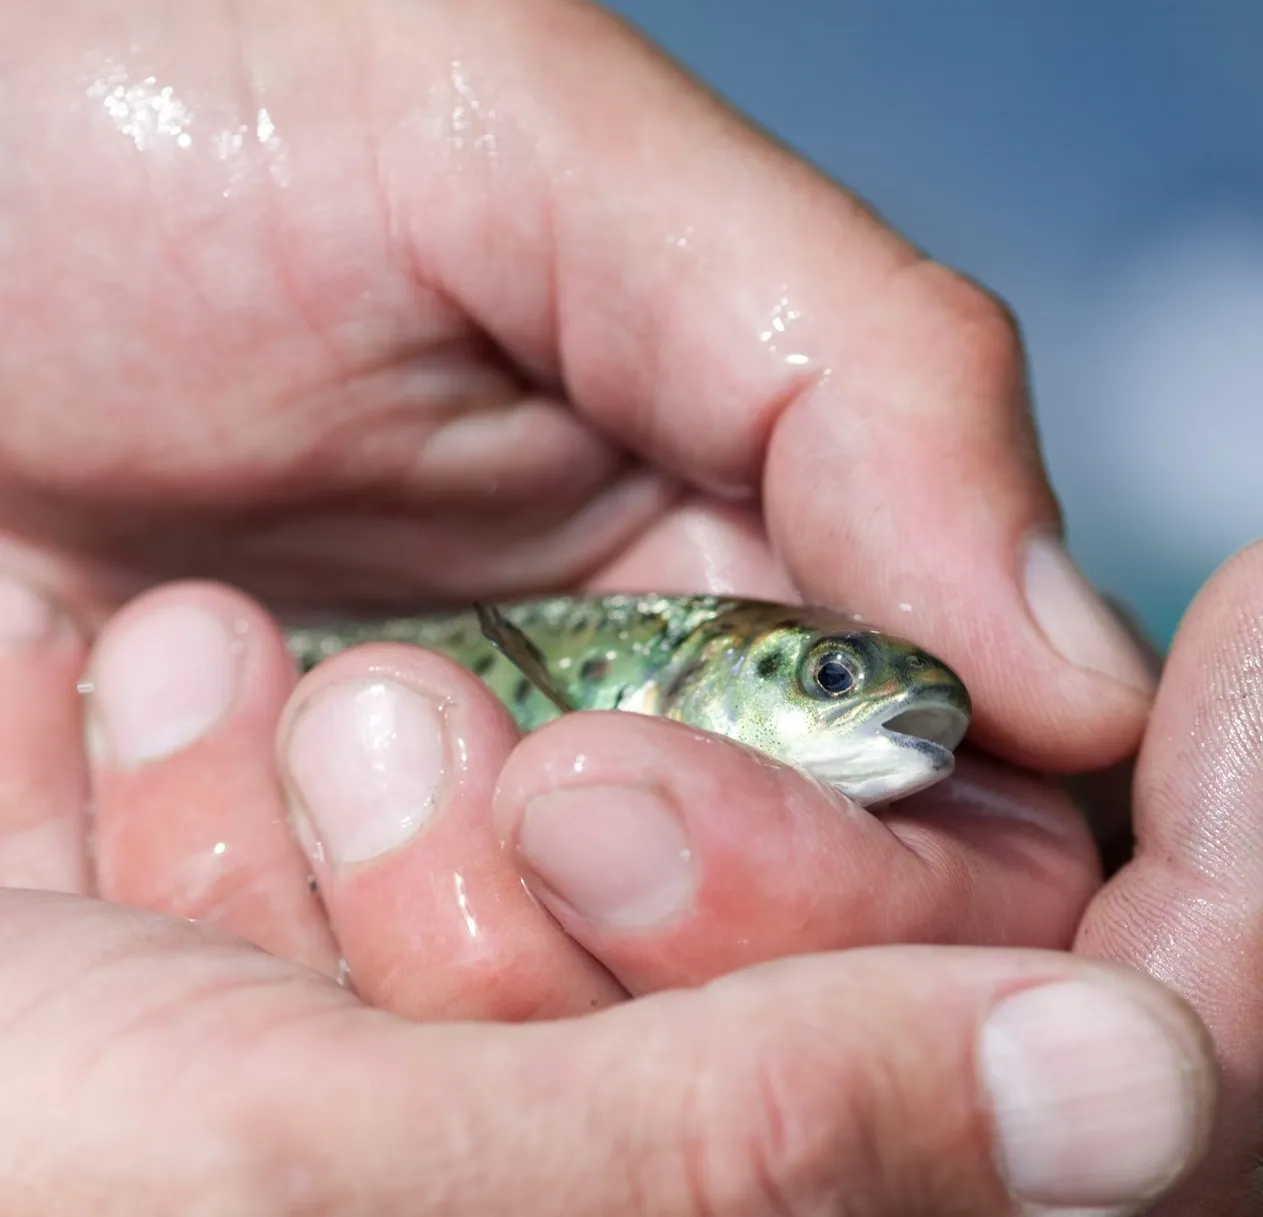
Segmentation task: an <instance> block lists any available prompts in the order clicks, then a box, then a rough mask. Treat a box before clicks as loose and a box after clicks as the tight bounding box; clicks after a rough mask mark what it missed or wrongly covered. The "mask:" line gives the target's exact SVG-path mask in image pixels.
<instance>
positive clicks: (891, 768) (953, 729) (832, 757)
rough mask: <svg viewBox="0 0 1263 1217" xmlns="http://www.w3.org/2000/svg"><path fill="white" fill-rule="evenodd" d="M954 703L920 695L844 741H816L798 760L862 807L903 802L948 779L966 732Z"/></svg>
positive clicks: (964, 714) (963, 715)
mask: <svg viewBox="0 0 1263 1217" xmlns="http://www.w3.org/2000/svg"><path fill="white" fill-rule="evenodd" d="M969 719H970V715H969V711H968V710H966V709H965V708H963V707H962V706H960V705H958V704H957V703H956V701H955V699H952V700H946V699H944V698H942V697H935V696H929V697H926V696H922V697H920V698H916V699H912V700H911V704H909V702H908V701H905V702H904V703H903V704H902V705H896V706H892V707H891V710H890V713H889V714H888V716H887V717H886V718H884V719H879V720H875V721H874V720H870V721H869V722H868V723H867V724H865V725H864V726H862V727H860V728H858V729H857V730H855V731H854V732H852V733H849V734H848V735H847V736H844V737H842V738H838V737H834V738H830V739H826V740H818V741H816V742H815V746H814V747H810V748H807V749H805V750H804V751H803V753H802V754H800V755H799V756H798V757H797V758H795V759H796V761H797V763H798V764H800V765H801V766H802V768H804V769H806V770H807V771H808V772H810V773H812V774H814V775H815V776H816V777H817V778H819V779H820V780H822V781H824V782H827V783H828V784H829V785H831V786H834V787H836V788H837V789H838V790H840V791H841V792H842V793H843V794H845V795H846V796H847V797H848V798H850V799H852V800H853V801H854V802H856V803H859V804H860V805H861V806H864V807H872V806H875V805H878V804H884V803H889V802H892V801H893V800H895V799H903V798H907V796H908V795H910V794H916V793H917V791H919V790H925V789H926V788H927V787H929V786H933V785H934V784H935V783H936V782H940V781H942V780H943V779H944V778H946V777H948V776H949V775H950V774H951V773H952V771H953V770H954V769H955V768H956V756H955V749H956V748H957V746H958V745H959V744H960V742H961V741H962V740H963V739H964V738H965V733H966V731H968V729H969Z"/></svg>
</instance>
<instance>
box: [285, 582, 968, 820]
mask: <svg viewBox="0 0 1263 1217" xmlns="http://www.w3.org/2000/svg"><path fill="white" fill-rule="evenodd" d="M287 642H288V645H289V648H290V651H291V653H292V654H293V655H294V657H295V659H296V660H297V661H298V664H299V667H300V668H301V669H302V670H303V671H304V672H305V671H309V670H310V669H311V668H313V667H314V666H315V665H316V664H317V663H319V662H321V661H323V660H325V659H328V658H330V657H332V656H333V655H336V654H338V653H339V652H340V651H344V650H346V649H347V648H348V647H351V646H356V645H359V644H363V643H369V642H397V643H407V644H410V645H414V646H419V647H424V648H426V649H428V650H432V651H436V652H438V653H440V654H442V655H446V656H447V657H448V658H450V659H452V660H454V661H455V662H456V663H458V664H460V665H461V666H463V667H465V668H467V669H469V670H470V671H471V672H473V673H475V674H476V675H477V676H478V677H480V678H481V679H482V680H483V681H484V682H485V683H486V684H487V686H488V687H489V688H490V689H491V690H492V692H493V693H494V694H495V695H496V697H497V698H498V699H499V700H500V701H501V702H502V703H503V704H504V705H505V706H506V707H507V709H508V711H509V713H510V714H511V715H512V716H513V718H514V720H515V721H516V722H517V724H518V726H519V727H520V728H521V729H522V730H523V731H533V730H535V729H536V728H538V727H541V726H543V725H544V724H545V723H548V722H551V721H552V720H554V719H556V718H557V717H558V716H559V715H561V714H562V713H564V712H565V710H620V711H634V712H637V713H641V714H650V715H656V716H660V717H666V718H671V719H674V720H676V721H679V722H683V723H687V724H689V725H691V726H693V727H696V728H699V729H701V730H704V731H709V732H712V733H714V734H719V735H723V736H727V737H728V738H730V739H733V740H737V741H739V742H740V743H743V744H745V745H747V746H749V747H751V748H754V749H756V750H758V751H761V752H763V753H765V754H766V755H768V756H771V757H772V758H774V759H775V760H778V761H781V762H783V763H785V764H788V765H793V766H795V767H797V768H799V769H802V770H804V771H805V772H807V773H810V774H812V775H813V776H815V777H816V778H818V779H820V780H823V781H826V782H828V783H830V784H832V785H834V786H836V787H837V788H838V789H840V790H842V791H843V792H844V793H846V794H848V795H849V796H850V797H852V798H855V799H857V800H859V801H861V802H869V803H871V802H874V801H877V800H886V801H888V800H889V799H891V798H897V797H902V796H903V795H905V794H908V793H911V792H912V791H914V790H917V789H923V788H924V787H925V786H926V785H929V784H931V783H932V782H934V781H938V780H940V779H941V778H943V777H945V776H946V775H947V774H948V773H950V772H951V770H952V766H953V749H954V748H955V747H956V745H957V744H959V743H960V740H961V738H962V737H963V736H964V734H965V729H966V727H967V726H968V722H969V716H970V712H971V707H970V701H969V695H968V692H967V691H966V689H965V686H964V684H963V682H962V681H961V680H960V677H959V676H957V674H956V673H955V672H953V671H952V670H951V669H950V668H949V667H948V666H947V665H946V664H944V663H943V662H942V661H941V660H938V659H936V658H935V657H934V656H932V655H930V654H929V653H928V652H926V651H924V650H922V649H921V648H920V647H918V646H916V645H915V644H914V643H911V642H909V641H907V640H905V639H901V638H897V637H894V636H893V635H888V634H884V633H881V632H879V631H877V630H873V629H869V628H865V627H861V626H860V624H859V623H858V620H857V619H856V618H855V617H854V616H853V615H851V614H847V613H839V612H837V611H834V610H828V609H822V608H816V607H811V606H802V605H784V604H773V603H768V602H764V601H758V600H740V599H733V598H724V597H716V596H670V595H654V594H639V595H607V596H589V597H584V596H550V597H540V598H538V599H533V600H522V601H516V602H512V603H508V604H502V605H492V606H481V607H480V606H473V607H471V608H469V609H463V610H454V611H449V612H440V613H430V614H426V615H424V616H417V617H395V618H390V619H387V620H384V621H377V622H358V623H354V622H346V623H337V624H335V625H332V626H330V627H328V628H323V629H321V628H305V629H294V630H290V631H289V633H288V635H287ZM826 678H827V684H826V683H825V681H826ZM562 707H565V709H563V708H562Z"/></svg>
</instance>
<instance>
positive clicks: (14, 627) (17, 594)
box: [0, 576, 58, 647]
mask: <svg viewBox="0 0 1263 1217" xmlns="http://www.w3.org/2000/svg"><path fill="white" fill-rule="evenodd" d="M57 617H58V614H57V612H56V610H54V608H53V606H52V605H51V604H49V602H48V601H47V600H45V599H44V598H43V597H42V596H40V595H39V594H37V593H36V592H35V591H33V590H32V589H31V588H29V587H27V586H26V584H24V583H19V582H18V581H17V580H16V579H11V578H8V577H7V576H0V646H6V647H22V646H27V645H28V644H30V643H32V642H38V641H39V640H40V639H41V638H44V637H46V636H47V635H48V633H49V632H50V631H51V630H52V628H53V623H54V622H55V621H56V620H57Z"/></svg>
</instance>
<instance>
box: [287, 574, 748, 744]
mask: <svg viewBox="0 0 1263 1217" xmlns="http://www.w3.org/2000/svg"><path fill="white" fill-rule="evenodd" d="M737 603H738V602H737V601H734V600H730V599H721V598H719V597H715V596H687V597H686V596H662V595H610V596H601V597H571V596H549V597H541V598H539V599H535V600H521V601H517V602H514V603H511V604H505V605H500V606H497V607H498V608H499V611H500V612H501V613H502V614H503V615H504V617H505V618H506V619H507V620H508V621H509V623H510V624H511V625H512V626H514V627H515V628H516V629H519V630H521V631H522V633H523V634H524V635H526V637H527V638H529V639H530V641H531V642H532V643H533V644H534V646H535V647H536V648H538V650H539V652H540V655H541V658H542V659H543V660H544V663H545V666H546V667H547V669H548V674H549V676H550V677H551V679H552V681H553V682H554V684H555V687H556V688H557V689H558V691H560V692H561V693H562V695H563V697H564V698H565V700H566V701H567V702H568V703H569V704H570V705H572V706H574V708H575V709H577V710H615V709H618V708H619V705H620V702H621V701H622V700H623V699H624V698H625V697H626V696H627V695H628V693H629V692H634V691H640V690H643V688H644V687H645V685H646V684H647V683H648V682H651V681H653V680H654V679H656V678H657V677H658V676H659V675H660V674H661V673H663V672H664V671H666V670H667V669H668V668H670V667H672V666H673V665H676V664H678V663H679V662H680V660H681V658H682V656H683V652H682V648H683V647H684V645H685V643H686V642H687V640H688V639H689V638H690V636H692V635H693V634H695V632H696V631H697V630H698V628H699V627H700V626H702V625H703V624H705V623H706V622H708V621H712V620H714V619H715V618H716V617H718V616H719V615H720V614H721V613H723V612H724V611H726V610H729V609H731V608H733V607H735V606H736V604H737ZM370 642H396V643H405V644H407V645H410V646H418V647H424V648H425V649H426V650H430V651H436V652H438V653H439V654H441V655H445V656H447V657H448V658H449V659H452V660H454V661H455V662H456V663H458V664H460V665H461V666H462V667H465V668H468V669H469V670H470V671H472V672H474V673H475V674H476V675H477V676H479V677H481V679H482V680H483V681H484V683H486V684H487V685H488V686H489V687H490V688H491V690H492V691H493V692H494V693H495V695H496V697H497V698H499V699H500V701H502V702H503V703H504V705H505V706H506V707H507V709H508V710H509V712H510V714H512V715H513V717H514V719H515V721H516V722H517V724H518V726H519V727H520V728H521V729H522V730H524V731H532V730H535V729H536V728H538V727H541V726H543V725H544V723H546V722H550V721H552V719H554V718H557V717H558V716H559V714H560V713H561V711H560V710H559V709H558V708H557V706H555V705H554V704H553V703H552V702H551V701H550V700H549V699H548V697H547V696H546V695H544V694H543V693H542V692H541V691H540V690H539V689H538V688H537V687H536V686H535V685H533V684H532V683H531V682H530V681H529V680H527V678H526V677H525V676H523V674H522V671H521V669H520V668H518V667H517V665H516V664H514V663H513V662H512V661H511V660H509V659H507V658H506V657H505V656H504V655H503V654H502V653H501V652H500V651H499V650H497V648H496V647H495V645H494V644H493V643H492V642H491V641H490V640H489V639H488V638H487V636H486V635H485V634H484V633H483V629H482V625H481V623H480V621H479V619H478V615H477V613H476V611H475V610H474V609H473V608H469V609H461V610H455V611H451V612H439V613H430V614H426V615H424V616H417V617H394V618H387V619H386V620H383V621H372V622H345V623H338V624H336V625H331V626H329V627H326V628H318V627H309V628H303V629H293V630H290V631H289V632H288V634H287V643H288V646H289V650H290V653H291V654H292V655H293V656H294V658H295V659H296V660H297V662H298V665H299V669H300V670H301V671H303V672H308V671H310V670H311V669H312V668H313V667H315V666H316V664H317V663H320V662H322V661H323V660H326V659H330V658H332V657H333V656H334V655H336V654H338V653H339V652H341V651H345V650H347V649H348V648H350V647H352V646H359V645H362V644H365V643H370Z"/></svg>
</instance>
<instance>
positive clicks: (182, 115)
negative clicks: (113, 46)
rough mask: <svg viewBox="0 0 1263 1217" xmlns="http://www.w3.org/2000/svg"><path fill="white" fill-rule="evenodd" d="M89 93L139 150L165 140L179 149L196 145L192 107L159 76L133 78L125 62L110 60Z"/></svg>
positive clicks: (122, 133) (150, 148) (90, 86)
mask: <svg viewBox="0 0 1263 1217" xmlns="http://www.w3.org/2000/svg"><path fill="white" fill-rule="evenodd" d="M87 93H88V98H89V99H90V100H91V101H94V102H97V103H99V104H100V106H101V108H102V109H103V110H104V111H105V114H106V117H107V118H108V119H109V120H110V122H111V123H112V124H113V126H114V127H115V128H116V130H118V132H119V133H120V134H121V135H124V136H126V138H127V139H129V140H131V142H132V144H133V145H134V146H135V147H136V150H137V151H139V152H148V151H150V150H152V149H155V148H158V147H161V146H163V145H164V144H165V145H169V146H171V147H174V148H177V149H180V150H187V149H189V148H191V147H192V146H193V136H192V133H191V131H190V130H189V128H190V127H191V126H192V124H193V112H192V110H190V109H189V107H188V106H187V105H186V104H185V102H184V101H183V100H181V98H180V97H178V96H177V95H176V92H175V89H174V88H173V87H172V86H171V85H160V84H159V83H158V78H157V77H156V76H144V77H142V78H140V79H138V80H137V79H133V78H132V77H131V76H130V75H129V73H128V71H127V69H126V68H124V67H123V65H122V64H119V63H116V62H115V61H113V60H107V61H106V63H105V65H104V70H103V71H102V73H101V75H100V76H98V77H97V79H96V80H94V81H93V82H92V83H91V84H90V85H89V86H88V90H87Z"/></svg>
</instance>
